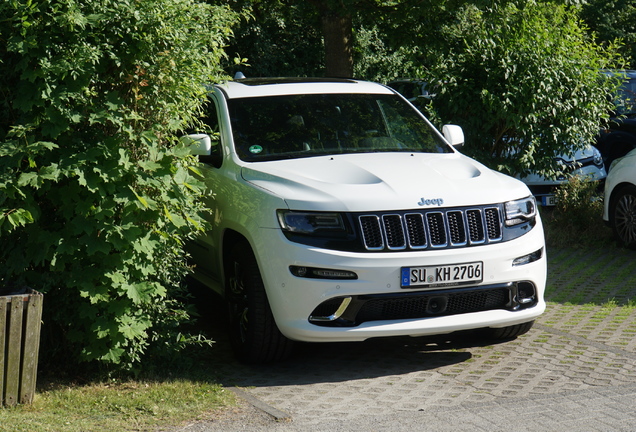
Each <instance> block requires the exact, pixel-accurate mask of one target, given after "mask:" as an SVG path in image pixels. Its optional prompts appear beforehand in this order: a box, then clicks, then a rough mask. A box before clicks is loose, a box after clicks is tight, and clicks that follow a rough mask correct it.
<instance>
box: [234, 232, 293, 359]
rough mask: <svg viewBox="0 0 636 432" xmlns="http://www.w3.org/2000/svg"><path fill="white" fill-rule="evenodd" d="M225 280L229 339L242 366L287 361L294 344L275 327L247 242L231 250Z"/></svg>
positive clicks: (261, 281) (254, 260) (259, 275)
mask: <svg viewBox="0 0 636 432" xmlns="http://www.w3.org/2000/svg"><path fill="white" fill-rule="evenodd" d="M226 280H227V283H226V289H225V298H226V302H227V306H228V319H229V323H228V324H229V336H230V342H231V343H232V348H233V349H234V353H235V355H236V357H237V358H238V359H239V360H240V361H242V362H245V363H268V362H274V361H279V360H283V359H285V358H287V357H288V356H289V355H290V354H291V350H292V344H293V343H292V341H290V340H289V339H287V338H286V337H285V336H283V334H282V333H281V332H280V330H278V327H277V326H276V322H275V321H274V316H273V315H272V311H271V308H270V306H269V301H268V300H267V294H266V292H265V286H264V284H263V279H262V278H261V274H260V271H259V269H258V263H257V262H256V258H255V257H254V253H253V252H252V249H251V248H250V246H249V245H248V244H247V243H245V242H240V243H238V244H236V245H235V246H234V247H233V248H232V252H231V253H230V255H229V260H228V266H227V267H226Z"/></svg>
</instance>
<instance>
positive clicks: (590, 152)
mask: <svg viewBox="0 0 636 432" xmlns="http://www.w3.org/2000/svg"><path fill="white" fill-rule="evenodd" d="M555 159H556V161H557V163H558V164H559V166H560V167H561V170H562V171H563V174H561V175H559V176H558V177H556V178H555V179H548V178H545V177H543V176H540V175H537V174H529V175H527V176H525V177H521V178H520V180H521V181H522V182H524V183H525V184H526V185H528V188H530V191H532V194H533V195H534V196H535V197H536V198H537V201H538V202H540V203H541V205H543V206H548V207H549V206H554V205H555V204H556V201H555V190H556V188H558V187H559V186H560V185H562V184H564V183H566V182H567V181H568V179H569V178H570V177H572V176H578V177H581V178H583V179H585V180H586V181H594V182H598V183H599V187H602V182H603V181H604V180H605V178H606V177H607V173H606V172H605V167H604V165H603V158H602V157H601V153H600V152H599V151H598V150H597V149H596V147H594V146H592V145H588V146H587V147H585V148H584V149H583V150H578V151H577V152H576V153H574V155H573V156H571V157H568V156H566V155H559V156H557V157H556V158H555Z"/></svg>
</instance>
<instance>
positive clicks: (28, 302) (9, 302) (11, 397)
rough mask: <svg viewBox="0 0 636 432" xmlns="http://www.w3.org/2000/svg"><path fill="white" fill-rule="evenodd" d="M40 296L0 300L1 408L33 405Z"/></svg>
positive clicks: (23, 295)
mask: <svg viewBox="0 0 636 432" xmlns="http://www.w3.org/2000/svg"><path fill="white" fill-rule="evenodd" d="M42 303H43V296H42V294H40V293H38V292H37V291H34V290H31V289H29V290H28V291H27V294H16V295H9V296H1V297H0V364H1V365H2V370H1V371H0V389H1V390H2V392H1V399H2V400H1V402H2V404H3V405H7V406H14V405H16V404H18V403H22V404H29V403H31V402H33V396H34V395H35V384H36V378H37V365H38V355H39V348H40V327H41V321H42Z"/></svg>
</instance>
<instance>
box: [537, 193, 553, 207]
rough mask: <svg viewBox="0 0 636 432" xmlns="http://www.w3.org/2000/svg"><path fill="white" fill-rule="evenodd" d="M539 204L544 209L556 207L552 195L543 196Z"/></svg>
mask: <svg viewBox="0 0 636 432" xmlns="http://www.w3.org/2000/svg"><path fill="white" fill-rule="evenodd" d="M541 204H542V205H544V206H546V207H552V206H555V205H556V197H555V196H554V195H545V196H542V197H541Z"/></svg>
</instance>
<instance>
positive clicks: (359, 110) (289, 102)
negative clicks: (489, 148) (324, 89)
mask: <svg viewBox="0 0 636 432" xmlns="http://www.w3.org/2000/svg"><path fill="white" fill-rule="evenodd" d="M228 106H229V110H230V117H231V122H232V130H233V134H234V143H235V146H236V152H237V153H238V155H239V157H240V158H241V159H242V160H244V161H248V162H258V161H265V160H277V159H291V158H298V157H309V156H317V155H329V154H344V153H360V152H364V153H368V152H427V153H450V152H452V149H451V148H450V147H449V146H448V145H447V144H446V143H445V142H444V141H443V140H442V139H441V138H440V137H439V135H438V134H437V133H436V132H435V131H434V130H433V128H432V127H431V126H429V124H428V123H427V122H426V121H425V120H423V119H422V117H420V116H419V114H418V113H417V111H415V110H414V109H413V108H412V107H411V106H410V105H409V104H407V103H406V102H404V100H402V99H401V98H399V97H398V96H396V95H370V94H318V95H292V96H269V97H254V98H243V99H231V100H229V101H228Z"/></svg>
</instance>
